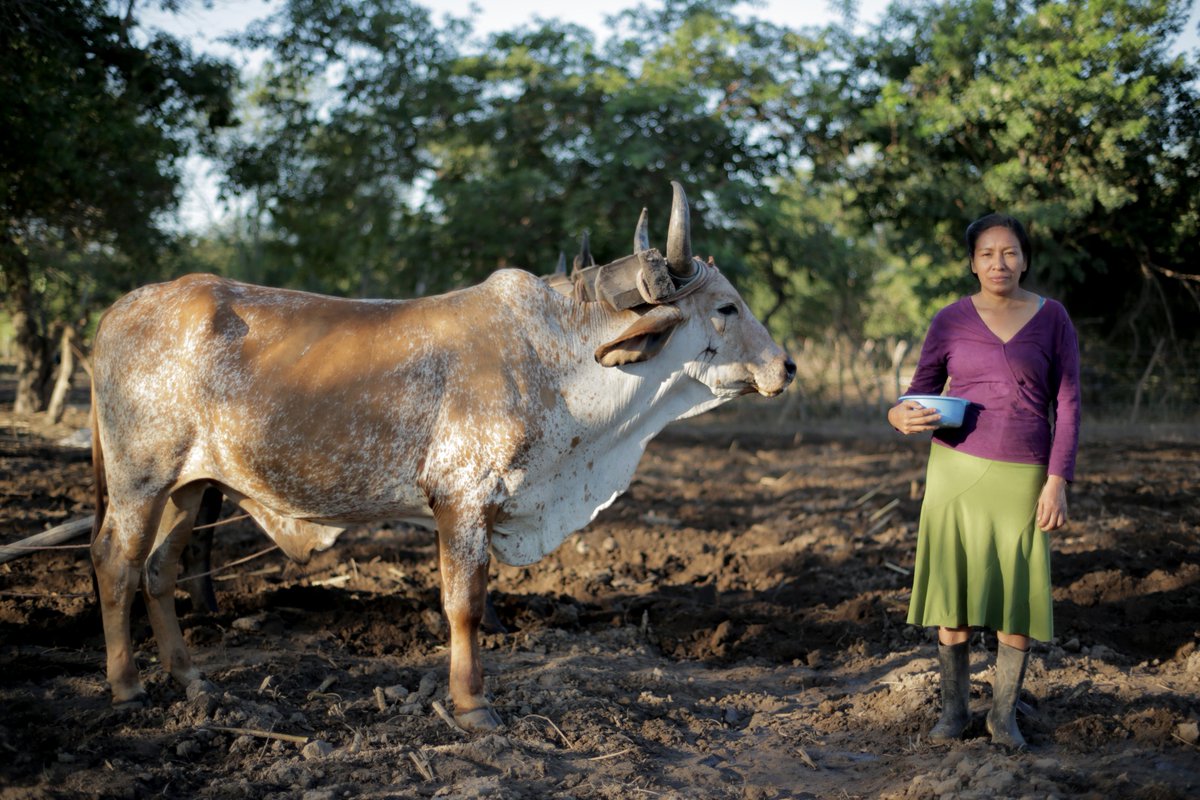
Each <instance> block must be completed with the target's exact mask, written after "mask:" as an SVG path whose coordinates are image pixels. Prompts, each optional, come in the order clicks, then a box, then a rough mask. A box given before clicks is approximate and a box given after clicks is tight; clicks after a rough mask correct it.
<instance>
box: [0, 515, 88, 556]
mask: <svg viewBox="0 0 1200 800" xmlns="http://www.w3.org/2000/svg"><path fill="white" fill-rule="evenodd" d="M92 519H93V518H92V517H82V518H80V519H73V520H71V521H70V522H64V523H63V524H61V525H58V526H55V527H53V528H51V529H50V530H48V531H43V532H42V533H37V534H34V535H33V536H30V537H28V538H26V539H22V540H21V541H19V542H14V543H13V544H6V545H2V546H0V564H3V563H5V562H6V561H12V560H13V559H14V558H20V557H21V556H25V555H29V554H30V553H31V552H34V551H37V550H41V549H43V548H44V547H48V546H52V545H56V544H61V543H62V542H69V541H70V540H72V539H74V538H75V537H77V536H81V535H82V534H83V533H84V532H85V531H90V530H91V529H92Z"/></svg>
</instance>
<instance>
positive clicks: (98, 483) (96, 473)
mask: <svg viewBox="0 0 1200 800" xmlns="http://www.w3.org/2000/svg"><path fill="white" fill-rule="evenodd" d="M90 416H91V420H90V422H91V426H92V484H93V486H94V487H95V493H96V494H95V500H96V514H95V516H93V517H92V539H91V540H92V541H93V542H94V541H96V537H97V536H98V535H99V534H100V526H101V525H103V524H104V512H105V511H106V510H107V508H108V479H107V478H106V477H105V475H104V448H103V447H101V446H100V425H99V423H98V421H97V419H96V385H95V384H94V383H93V384H92V411H91V415H90Z"/></svg>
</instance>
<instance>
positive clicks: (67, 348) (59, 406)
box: [46, 325, 76, 424]
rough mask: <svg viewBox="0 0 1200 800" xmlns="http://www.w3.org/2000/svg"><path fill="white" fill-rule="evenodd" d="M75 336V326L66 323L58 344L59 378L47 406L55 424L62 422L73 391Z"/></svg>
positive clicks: (47, 413) (48, 417) (49, 415)
mask: <svg viewBox="0 0 1200 800" xmlns="http://www.w3.org/2000/svg"><path fill="white" fill-rule="evenodd" d="M75 338H76V334H75V326H74V325H64V326H63V330H62V340H61V343H60V344H59V346H58V351H59V361H58V379H57V380H55V381H54V391H52V392H51V393H50V402H49V404H47V406H46V417H47V419H49V420H50V422H52V423H55V424H57V423H59V422H62V418H63V412H64V411H65V410H66V408H67V393H68V392H70V391H71V378H72V377H73V376H74V375H75V348H74V344H75Z"/></svg>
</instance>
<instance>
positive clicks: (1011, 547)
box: [887, 214, 1079, 748]
mask: <svg viewBox="0 0 1200 800" xmlns="http://www.w3.org/2000/svg"><path fill="white" fill-rule="evenodd" d="M966 243H967V257H968V259H969V260H970V266H971V272H972V273H974V275H975V277H976V278H977V279H978V280H979V291H978V292H976V293H975V294H973V295H971V296H969V297H964V298H962V299H960V300H958V301H956V302H954V303H951V304H950V305H948V306H946V307H945V308H943V309H942V310H941V311H939V312H938V313H937V315H936V316H934V318H933V322H932V323H931V324H930V327H929V332H928V334H927V335H926V338H925V345H924V347H923V348H922V350H921V359H920V361H919V363H918V365H917V371H916V374H915V375H914V376H913V381H912V385H911V386H909V388H908V393H909V394H941V393H942V391H943V390H944V389H946V390H947V392H946V393H947V394H950V395H954V396H957V397H963V398H965V399H967V400H970V401H971V404H970V406H969V407H968V409H967V412H966V415H965V416H964V419H963V424H962V426H961V427H959V428H938V425H937V423H938V421H939V420H940V419H941V416H940V415H939V414H938V412H937V411H934V410H932V409H927V408H924V407H922V406H921V405H920V404H919V403H917V402H916V401H913V400H906V401H904V402H902V403H899V404H898V405H896V406H893V407H892V408H891V409H889V410H888V415H887V416H888V421H889V422H890V423H891V424H892V427H894V428H896V429H897V430H899V431H900V432H902V433H904V434H912V433H921V432H924V431H935V433H934V435H933V446H932V447H931V448H930V454H929V467H928V473H927V477H926V489H925V499H924V501H923V503H922V506H921V521H920V528H919V532H918V535H917V558H916V566H915V570H914V575H913V591H912V601H911V604H910V606H909V614H908V621H909V622H910V623H912V624H916V625H925V626H937V629H938V660H939V663H940V667H941V682H942V714H941V717H940V719H939V720H938V722H937V724H936V725H935V726H934V728H933V730H932V731H930V738H931V739H934V740H938V741H947V740H950V739H957V738H959V737H960V736H961V735H962V732H963V730H964V729H965V728H966V727H967V723H968V722H969V721H970V714H969V711H968V708H967V700H968V697H969V693H970V679H969V673H968V669H969V659H968V649H967V648H968V639H969V638H970V629H971V628H972V627H979V628H987V629H991V630H994V631H996V633H997V637H998V638H999V642H1000V643H999V649H998V651H997V653H996V671H995V678H994V681H993V684H992V708H991V711H990V712H989V713H988V716H987V728H988V732H989V733H991V735H992V740H993V741H995V742H997V743H999V744H1002V745H1006V746H1009V747H1015V748H1024V747H1025V746H1026V745H1025V739H1024V738H1023V737H1022V736H1021V731H1020V730H1019V729H1018V728H1017V723H1016V715H1015V706H1016V702H1017V697H1018V695H1019V694H1020V690H1021V682H1022V680H1023V679H1024V677H1025V665H1026V663H1027V662H1028V659H1029V640H1030V639H1031V638H1032V639H1037V640H1039V641H1046V640H1049V639H1050V638H1051V637H1052V636H1053V635H1054V628H1053V619H1052V615H1051V598H1050V545H1049V541H1048V538H1047V536H1046V533H1047V532H1048V531H1053V530H1057V529H1058V528H1061V527H1062V526H1063V525H1065V524H1066V523H1067V483H1068V482H1069V481H1071V480H1073V479H1074V474H1075V453H1076V450H1077V447H1078V442H1079V346H1078V342H1077V340H1076V337H1075V329H1074V327H1073V326H1072V325H1071V320H1070V318H1069V317H1068V316H1067V312H1066V310H1065V309H1064V308H1063V307H1062V305H1060V304H1059V303H1057V302H1055V301H1054V300H1047V299H1046V298H1044V297H1039V296H1038V295H1036V294H1034V293H1033V292H1030V291H1027V290H1026V289H1023V288H1021V285H1020V281H1021V279H1022V278H1023V277H1024V275H1025V273H1026V272H1027V271H1028V269H1029V265H1030V253H1029V237H1028V235H1027V234H1026V233H1025V229H1024V227H1022V225H1021V223H1020V222H1018V221H1017V220H1015V219H1013V218H1012V217H1008V216H1004V215H1001V214H989V215H987V216H985V217H982V218H980V219H978V220H976V221H975V222H973V223H971V225H970V226H969V227H968V228H967V235H966ZM947 382H949V386H948V387H947V385H946V384H947Z"/></svg>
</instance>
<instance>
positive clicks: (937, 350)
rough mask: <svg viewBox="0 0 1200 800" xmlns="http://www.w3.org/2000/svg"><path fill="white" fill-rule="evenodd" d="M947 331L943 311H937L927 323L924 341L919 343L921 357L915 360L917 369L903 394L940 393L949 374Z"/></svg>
mask: <svg viewBox="0 0 1200 800" xmlns="http://www.w3.org/2000/svg"><path fill="white" fill-rule="evenodd" d="M947 333H948V331H947V325H946V318H945V313H944V312H938V314H937V315H935V316H934V318H933V321H932V322H930V323H929V331H928V332H927V333H926V334H925V343H924V344H923V345H921V357H920V358H919V359H918V360H917V370H916V372H915V373H913V379H912V382H911V383H910V384H909V385H908V390H907V391H906V392H905V394H941V393H942V390H943V389H945V388H946V378H947V377H948V376H949V372H948V367H947V359H948V357H949V354H950V353H949V347H948V344H949V341H948V340H949V337H948V335H947Z"/></svg>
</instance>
